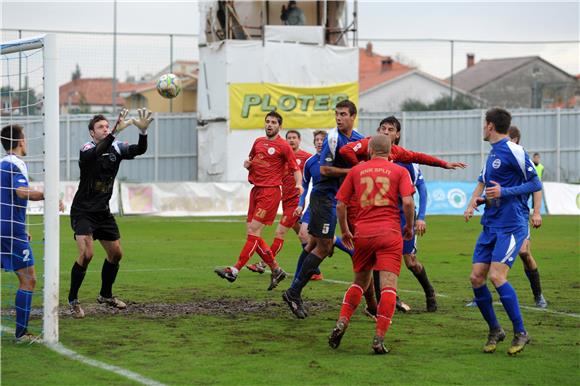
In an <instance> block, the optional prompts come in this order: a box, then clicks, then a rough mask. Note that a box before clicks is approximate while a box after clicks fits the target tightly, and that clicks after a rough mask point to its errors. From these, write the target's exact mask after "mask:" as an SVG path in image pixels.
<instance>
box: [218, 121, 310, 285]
mask: <svg viewBox="0 0 580 386" xmlns="http://www.w3.org/2000/svg"><path fill="white" fill-rule="evenodd" d="M265 121H266V124H265V130H266V136H265V137H260V138H258V139H256V141H255V142H254V145H253V146H252V150H251V151H250V155H249V158H248V159H247V160H245V161H244V167H245V168H246V169H248V171H249V174H248V181H249V182H250V183H251V184H252V185H254V187H253V188H252V191H251V193H250V205H249V208H248V217H247V220H246V221H247V240H246V244H245V245H244V247H243V248H242V251H241V253H240V256H239V258H238V261H237V263H236V264H235V265H234V266H233V267H226V268H219V269H216V270H215V273H216V274H217V275H218V276H219V277H221V278H223V279H226V280H228V281H230V282H233V281H235V280H236V278H237V277H238V273H239V271H240V269H242V267H243V266H244V265H246V263H247V262H248V260H249V259H250V258H251V257H252V255H253V254H254V252H256V251H257V252H258V254H259V255H260V257H261V258H262V259H263V260H264V261H265V262H266V264H268V266H269V267H270V268H271V270H272V277H271V280H270V286H269V287H268V290H269V291H270V290H272V289H274V288H276V287H277V286H278V284H279V283H280V281H282V280H284V278H285V277H286V272H284V270H282V268H280V266H279V265H278V262H276V259H275V257H274V255H273V254H272V251H271V250H270V247H269V246H268V244H266V242H265V241H264V239H262V237H261V234H262V230H263V229H264V226H266V225H272V223H273V222H274V220H275V219H276V212H277V211H278V206H279V205H280V199H281V196H282V195H281V192H280V185H281V184H282V176H283V175H284V173H285V170H286V168H288V169H290V170H291V171H292V173H293V175H294V182H295V184H294V187H295V189H296V191H297V194H298V195H300V194H301V193H302V173H301V172H300V169H299V168H298V164H297V163H296V157H295V156H294V152H293V151H292V148H291V147H290V145H288V143H287V142H286V141H284V140H283V139H282V138H280V136H279V135H278V133H279V131H280V128H281V127H282V116H281V115H280V114H278V113H277V112H275V111H271V112H269V113H268V114H267V115H266V118H265Z"/></svg>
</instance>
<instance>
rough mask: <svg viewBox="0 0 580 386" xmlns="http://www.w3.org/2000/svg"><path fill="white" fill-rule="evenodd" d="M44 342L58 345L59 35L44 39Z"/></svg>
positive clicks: (47, 36)
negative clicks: (57, 48)
mask: <svg viewBox="0 0 580 386" xmlns="http://www.w3.org/2000/svg"><path fill="white" fill-rule="evenodd" d="M44 66H45V73H44V133H45V135H44V141H45V145H44V149H45V152H44V320H43V330H44V341H45V343H47V344H56V343H58V298H59V296H58V290H59V278H60V277H59V270H60V249H59V248H60V218H59V209H58V200H59V190H60V189H59V181H60V166H59V155H60V149H59V146H60V138H59V136H60V128H59V111H58V84H57V78H58V75H57V50H56V36H55V35H53V34H48V35H46V36H45V37H44Z"/></svg>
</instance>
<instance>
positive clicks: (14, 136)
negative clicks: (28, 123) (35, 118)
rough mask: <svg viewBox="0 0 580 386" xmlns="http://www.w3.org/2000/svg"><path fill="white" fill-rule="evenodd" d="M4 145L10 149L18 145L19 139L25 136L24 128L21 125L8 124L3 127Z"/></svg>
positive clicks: (5, 148) (7, 149) (6, 148)
mask: <svg viewBox="0 0 580 386" xmlns="http://www.w3.org/2000/svg"><path fill="white" fill-rule="evenodd" d="M0 136H1V137H2V147H3V148H4V150H6V151H9V150H12V149H14V148H16V147H17V146H18V141H20V140H21V139H23V138H24V128H23V127H22V126H20V125H8V126H4V127H3V128H2V133H1V134H0Z"/></svg>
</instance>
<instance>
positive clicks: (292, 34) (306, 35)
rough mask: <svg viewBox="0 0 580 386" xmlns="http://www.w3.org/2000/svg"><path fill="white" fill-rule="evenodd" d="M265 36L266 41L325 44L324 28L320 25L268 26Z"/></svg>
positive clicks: (265, 27) (265, 29)
mask: <svg viewBox="0 0 580 386" xmlns="http://www.w3.org/2000/svg"><path fill="white" fill-rule="evenodd" d="M264 36H265V40H266V41H274V42H300V43H309V44H324V28H322V26H318V25H316V26H304V25H302V26H299V25H292V26H288V25H266V26H264Z"/></svg>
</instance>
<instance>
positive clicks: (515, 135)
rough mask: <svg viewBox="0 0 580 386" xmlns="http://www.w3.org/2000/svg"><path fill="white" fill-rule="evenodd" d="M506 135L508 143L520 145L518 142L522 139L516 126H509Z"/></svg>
mask: <svg viewBox="0 0 580 386" xmlns="http://www.w3.org/2000/svg"><path fill="white" fill-rule="evenodd" d="M508 135H509V137H510V141H512V142H513V143H517V144H518V145H519V144H520V140H521V139H522V134H521V133H520V129H518V127H517V126H513V125H512V126H510V128H509V129H508Z"/></svg>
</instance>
